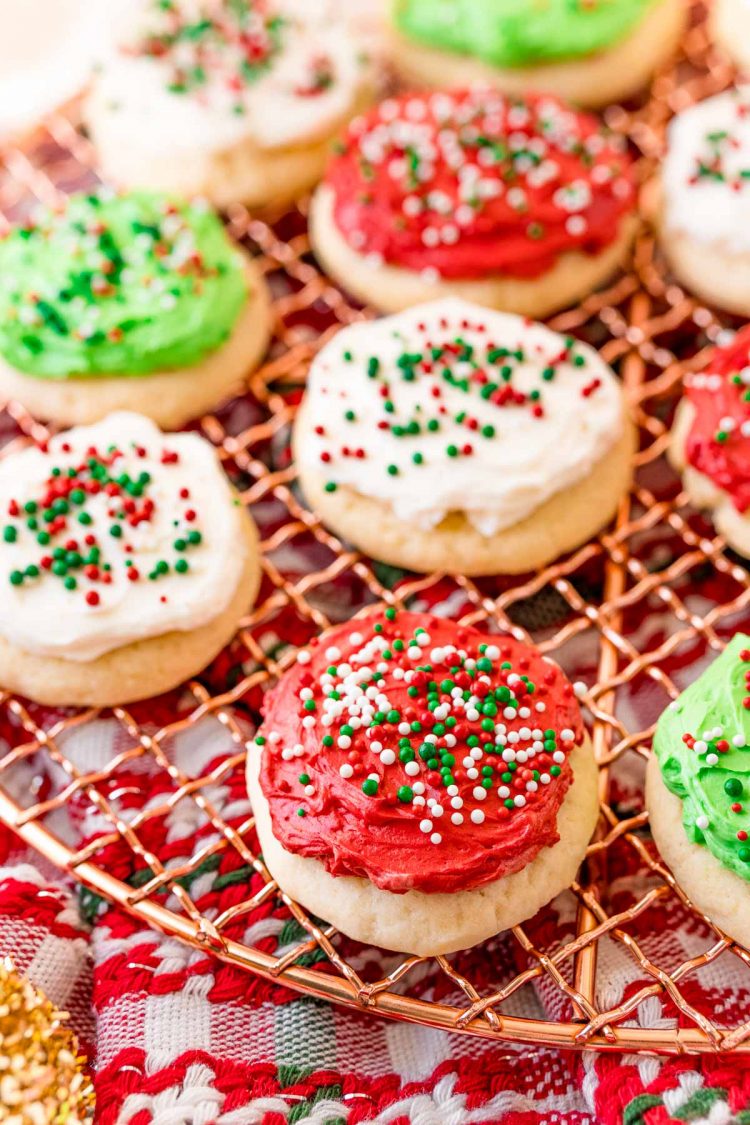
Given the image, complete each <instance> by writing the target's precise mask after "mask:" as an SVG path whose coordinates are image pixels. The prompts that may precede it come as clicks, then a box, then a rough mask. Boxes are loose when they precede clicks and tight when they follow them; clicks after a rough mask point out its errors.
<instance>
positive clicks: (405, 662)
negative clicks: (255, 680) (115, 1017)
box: [248, 609, 598, 955]
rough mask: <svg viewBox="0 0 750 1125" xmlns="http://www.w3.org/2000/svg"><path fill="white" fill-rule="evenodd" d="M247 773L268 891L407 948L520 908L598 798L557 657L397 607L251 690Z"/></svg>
mask: <svg viewBox="0 0 750 1125" xmlns="http://www.w3.org/2000/svg"><path fill="white" fill-rule="evenodd" d="M248 785H249V790H250V798H251V800H252V803H253V811H254V813H255V823H256V827H257V830H258V836H259V840H260V845H261V849H262V853H263V858H264V861H265V863H266V865H267V866H268V868H269V870H270V872H271V874H272V875H273V877H274V878H275V879H276V881H277V882H278V884H279V886H280V887H281V889H282V890H283V891H285V892H286V893H287V894H289V895H290V896H291V897H292V898H293V899H295V900H296V901H298V902H300V903H301V904H302V905H303V906H304V907H306V909H308V910H310V911H312V913H313V914H316V915H318V916H319V917H321V918H324V919H325V920H326V921H327V922H331V923H333V925H335V926H336V927H337V928H338V929H340V930H341V931H342V932H343V933H345V934H348V935H349V936H350V937H352V938H355V939H357V940H358V941H363V942H370V943H372V944H374V945H380V946H383V947H385V948H387V949H397V950H401V951H405V952H408V953H417V954H421V955H431V954H437V953H447V952H451V951H453V950H456V949H463V948H466V947H467V946H470V945H473V944H475V943H476V942H479V941H483V940H484V939H485V938H487V937H490V936H491V935H493V934H496V933H498V932H499V931H500V930H504V929H508V928H509V927H511V926H515V925H517V924H518V923H520V922H522V921H524V920H525V919H527V918H530V917H532V916H533V915H534V914H535V913H536V911H537V910H538V909H539V908H540V907H541V906H543V905H544V904H545V903H547V902H549V900H550V899H552V898H553V897H554V896H555V895H556V894H558V893H559V892H560V891H562V890H563V889H564V888H565V887H567V886H568V885H569V883H570V882H571V880H572V879H573V878H574V877H575V873H576V870H577V869H578V866H579V864H580V863H581V860H582V859H583V857H584V854H585V852H586V847H587V844H588V842H589V839H590V838H591V834H592V832H593V829H594V826H595V824H596V818H597V808H598V804H597V771H596V764H595V762H594V756H593V753H592V749H591V744H590V742H589V739H588V737H587V735H586V732H585V730H584V727H583V722H582V718H581V712H580V708H579V706H578V702H577V699H576V696H575V692H574V690H573V688H572V686H571V684H570V683H569V682H568V680H567V679H566V678H565V676H564V675H563V673H562V671H561V670H560V669H559V668H558V667H557V665H556V664H554V663H553V662H552V661H551V660H550V659H549V658H547V657H542V656H541V654H540V653H539V652H538V651H537V650H536V649H534V648H532V647H531V646H529V645H526V644H523V643H521V642H520V641H517V640H515V639H513V638H511V637H498V636H485V635H484V634H482V633H481V632H479V631H478V630H476V629H473V628H468V627H465V626H461V625H457V624H455V623H454V622H452V621H448V620H445V619H444V618H438V617H432V616H430V615H428V614H415V613H397V612H396V611H395V610H394V609H388V610H386V611H385V613H383V612H377V611H376V612H372V611H371V612H369V613H368V614H367V615H366V616H364V617H360V618H355V619H354V620H352V621H349V622H347V623H345V624H343V625H338V626H336V627H335V628H334V629H332V630H330V631H329V632H327V633H325V634H324V635H323V636H322V637H321V638H320V639H319V641H318V642H317V643H313V645H312V646H311V647H310V648H309V649H305V650H303V651H302V652H300V653H299V654H298V657H297V662H296V664H295V665H293V667H292V668H291V669H289V670H288V671H287V672H286V673H285V675H284V676H283V678H282V679H281V680H280V682H279V683H278V685H277V686H276V687H275V688H274V689H273V690H272V691H271V692H269V694H268V695H267V696H266V698H265V702H264V719H263V724H262V726H261V728H260V730H259V732H258V735H257V736H256V739H255V742H254V743H253V744H251V745H250V748H249V752H248Z"/></svg>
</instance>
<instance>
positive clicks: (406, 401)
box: [297, 299, 623, 535]
mask: <svg viewBox="0 0 750 1125" xmlns="http://www.w3.org/2000/svg"><path fill="white" fill-rule="evenodd" d="M446 346H447V350H446ZM503 349H504V350H505V351H506V352H508V353H511V354H507V355H503V354H502V350H503ZM404 357H408V358H406V359H405V358H404ZM456 380H458V381H459V382H460V383H463V384H464V385H463V387H462V386H457V385H455V381H456ZM483 396H488V397H483ZM501 399H505V403H504V404H501V403H500V401H499V400H501ZM304 409H305V425H304V428H303V431H302V434H303V437H302V440H301V441H300V442H299V447H298V451H297V456H298V458H299V460H300V461H301V463H302V464H303V465H304V467H305V468H307V469H310V470H314V471H315V472H316V473H322V474H323V475H324V476H325V478H326V481H327V483H328V487H329V489H331V490H334V489H335V487H337V486H339V485H348V486H350V487H351V488H353V489H355V490H356V491H357V492H359V493H360V494H362V495H364V496H368V497H372V498H374V499H377V500H381V501H384V502H386V503H387V504H389V505H390V507H391V508H392V509H393V512H394V514H395V515H396V516H397V517H398V518H399V519H402V520H404V521H405V522H413V523H414V524H415V525H416V526H418V527H420V528H432V527H435V526H436V525H437V524H439V523H440V521H441V520H442V519H443V518H444V517H445V516H446V515H447V514H448V513H451V512H460V513H463V514H465V516H466V518H467V519H468V520H469V522H470V523H471V524H473V526H474V527H475V528H476V529H477V530H478V531H479V532H480V533H481V534H483V535H493V534H495V533H496V532H498V531H501V530H502V529H504V528H507V527H510V526H511V525H513V524H516V523H518V522H520V521H521V520H523V519H525V518H526V517H527V516H529V515H530V514H531V513H532V512H533V511H534V510H535V509H536V508H538V507H539V506H540V505H541V504H543V503H544V502H545V501H546V500H548V499H549V498H550V497H551V496H554V495H555V494H556V493H558V492H561V491H563V490H564V489H566V488H568V487H569V486H570V485H573V484H575V483H576V482H577V481H580V480H582V479H583V478H584V477H586V476H587V475H588V474H589V473H590V472H591V471H592V469H593V468H594V466H595V465H596V462H597V461H598V460H600V458H602V457H603V456H604V455H605V454H606V453H607V452H608V451H609V450H610V449H611V448H612V446H613V445H614V444H615V443H616V442H617V440H618V439H619V438H620V436H621V435H622V431H623V398H622V392H621V389H620V386H619V384H618V382H617V379H616V378H615V375H614V373H613V372H612V370H611V368H609V367H608V366H607V364H606V363H604V361H603V360H602V359H600V357H599V356H598V354H597V353H596V352H595V351H594V350H593V349H592V348H590V347H588V346H587V345H585V344H582V343H579V342H578V341H574V340H570V339H566V338H564V337H562V336H560V335H559V334H558V333H556V332H552V331H550V330H549V329H548V328H546V327H545V326H544V325H543V324H538V323H535V322H532V321H528V320H524V319H523V318H522V317H519V316H514V315H511V314H509V313H500V312H492V311H489V310H487V309H483V308H480V307H478V306H476V305H472V304H470V303H468V302H465V301H461V300H457V299H448V300H442V301H435V302H432V303H430V304H427V305H421V306H418V307H416V308H413V309H409V310H408V311H407V312H403V313H399V314H397V315H395V316H389V317H384V318H383V319H381V320H376V321H372V322H367V323H360V324H355V325H352V326H350V327H348V328H345V329H343V330H342V331H341V332H339V333H338V334H337V335H336V336H335V338H334V339H333V340H331V341H330V343H328V344H327V345H326V346H325V347H324V348H323V349H322V351H321V352H320V353H319V354H318V356H317V357H316V358H315V360H314V362H313V364H312V367H311V370H310V374H309V378H308V384H307V395H306V398H305V407H304Z"/></svg>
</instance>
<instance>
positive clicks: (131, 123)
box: [86, 0, 372, 207]
mask: <svg viewBox="0 0 750 1125" xmlns="http://www.w3.org/2000/svg"><path fill="white" fill-rule="evenodd" d="M371 84H372V72H371V67H370V65H369V63H368V60H367V57H366V42H365V38H364V37H363V36H362V35H361V34H360V33H359V32H358V31H357V30H356V28H355V27H354V26H352V25H351V24H350V23H348V22H347V21H344V20H338V21H336V20H331V19H330V18H329V16H328V15H327V12H326V9H325V8H323V9H321V10H320V11H317V9H316V7H315V5H308V6H304V5H300V4H299V2H292V0H286V2H285V0H217V2H215V3H211V2H208V0H166V2H164V0H137V3H136V4H135V5H134V9H133V16H132V22H131V25H130V27H129V28H128V30H127V32H126V33H125V34H124V35H123V38H122V42H121V45H120V50H119V52H117V53H116V54H115V56H114V57H113V58H111V59H109V60H108V61H107V63H106V65H104V66H103V67H102V69H101V72H100V74H99V75H98V77H97V79H96V81H95V83H94V87H93V90H92V93H91V95H90V97H89V99H88V103H87V106H86V120H87V123H88V126H89V129H90V131H91V135H92V138H93V140H94V143H95V145H96V148H97V151H98V154H99V160H100V163H101V166H102V170H103V172H104V174H105V176H106V177H107V178H108V179H111V180H112V181H113V182H115V183H117V184H120V185H124V186H138V185H143V186H147V187H152V188H157V189H159V190H165V191H174V192H177V193H180V194H184V195H202V196H205V197H207V198H208V199H210V200H211V201H212V202H213V203H214V204H216V205H217V206H219V207H228V206H230V205H231V204H232V203H244V204H246V205H248V206H262V205H266V204H271V205H274V206H282V205H283V204H285V203H290V202H292V201H293V200H294V199H296V198H298V197H299V196H300V195H302V194H304V192H305V191H307V190H308V189H309V188H310V187H312V185H313V184H314V183H315V182H316V181H317V180H318V179H319V178H320V176H321V174H322V171H323V168H324V165H325V161H326V159H327V157H328V152H329V148H330V144H331V141H332V140H333V138H334V137H335V136H336V135H337V134H338V132H339V131H340V130H341V128H342V127H343V126H344V125H345V124H346V122H347V121H348V120H349V118H350V117H351V116H352V115H353V114H355V113H356V112H358V111H359V110H360V109H361V108H362V107H363V106H364V105H365V104H366V102H367V101H369V99H370V96H371V93H370V88H371Z"/></svg>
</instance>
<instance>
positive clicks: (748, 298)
mask: <svg viewBox="0 0 750 1125" xmlns="http://www.w3.org/2000/svg"><path fill="white" fill-rule="evenodd" d="M667 139H668V147H667V153H666V156H665V158H664V162H663V164H662V168H661V210H660V215H659V221H658V225H659V234H660V240H661V244H662V247H663V249H664V252H665V253H666V256H667V258H668V260H669V264H670V266H671V268H672V270H673V272H674V274H675V276H676V277H677V279H678V281H680V282H681V283H682V284H683V285H685V286H686V287H687V288H688V289H689V290H691V291H692V292H693V293H695V294H697V296H698V297H700V298H702V299H703V300H706V301H709V302H711V303H713V304H716V305H719V306H720V307H722V308H725V309H729V310H730V311H731V312H735V313H739V314H741V315H750V87H748V86H738V87H734V88H732V89H730V90H727V91H725V92H724V93H722V94H717V95H716V96H715V97H713V98H707V99H706V100H705V101H703V102H698V103H697V104H696V105H693V106H690V108H688V109H685V110H683V111H682V112H681V113H678V114H677V116H676V117H674V118H673V119H672V121H671V122H670V124H669V128H668V134H667Z"/></svg>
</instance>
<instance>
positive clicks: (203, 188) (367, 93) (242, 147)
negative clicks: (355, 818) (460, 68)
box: [85, 87, 373, 211]
mask: <svg viewBox="0 0 750 1125" xmlns="http://www.w3.org/2000/svg"><path fill="white" fill-rule="evenodd" d="M372 97H373V91H372V90H370V89H369V87H368V88H366V89H364V90H363V91H361V92H360V94H359V96H358V97H357V98H355V99H354V100H353V102H352V105H351V109H350V112H349V113H347V114H345V115H343V116H342V117H341V118H340V119H339V120H338V121H336V122H335V123H334V124H333V125H332V126H331V127H330V128H329V129H327V130H326V131H325V133H324V134H322V135H320V136H311V137H310V138H309V140H308V141H307V142H306V143H304V144H299V145H288V146H286V147H279V148H261V147H259V146H258V145H257V144H255V143H254V142H253V141H252V140H251V139H250V138H246V139H245V140H244V141H243V142H242V143H241V144H237V145H234V146H233V147H232V148H228V149H224V150H219V151H210V152H205V151H203V152H201V151H198V150H195V149H189V150H180V149H178V150H170V151H166V152H163V153H162V152H160V151H158V150H154V149H152V148H151V147H146V146H143V145H141V144H139V141H140V136H141V130H140V129H138V128H136V127H132V128H131V127H129V126H128V123H127V120H126V119H125V114H124V111H123V112H122V113H118V112H114V111H112V110H111V109H110V108H109V107H108V106H106V105H104V104H102V102H101V99H100V98H99V97H98V96H97V94H96V93H93V94H92V95H91V96H90V98H89V100H88V102H87V103H86V106H85V119H86V123H87V125H88V129H89V132H90V135H91V139H92V141H93V143H94V146H95V148H96V151H97V157H98V166H99V168H100V170H101V172H102V174H103V176H104V178H105V179H106V180H108V181H110V182H111V183H114V184H116V185H117V186H118V187H120V188H136V187H141V188H143V187H148V188H152V189H154V190H157V191H165V192H170V193H173V194H175V195H181V196H185V197H187V198H191V197H193V196H202V197H203V198H205V199H208V200H210V202H211V203H212V204H213V205H214V207H217V208H219V209H220V210H225V209H227V208H229V207H231V206H232V204H236V203H243V204H244V205H245V206H246V207H250V208H259V207H269V206H270V207H273V208H274V211H276V210H283V209H284V208H286V207H288V206H289V205H290V204H292V203H294V202H295V200H297V199H299V198H300V196H303V195H305V194H306V193H307V192H308V191H309V190H310V189H311V188H312V187H314V186H315V184H316V183H317V182H318V180H319V179H320V178H321V176H322V175H323V171H324V169H325V166H326V164H327V162H328V158H329V156H330V153H331V145H332V143H333V141H334V140H335V138H336V137H337V136H338V134H339V133H340V132H341V131H342V129H343V128H344V127H345V125H346V124H347V122H348V121H349V119H350V118H351V117H354V116H355V115H356V114H357V113H360V112H361V111H362V110H363V109H365V108H366V106H367V105H369V103H370V102H371V100H372Z"/></svg>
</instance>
